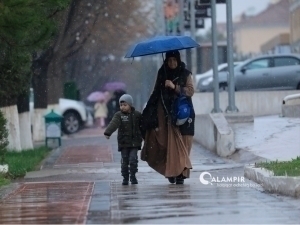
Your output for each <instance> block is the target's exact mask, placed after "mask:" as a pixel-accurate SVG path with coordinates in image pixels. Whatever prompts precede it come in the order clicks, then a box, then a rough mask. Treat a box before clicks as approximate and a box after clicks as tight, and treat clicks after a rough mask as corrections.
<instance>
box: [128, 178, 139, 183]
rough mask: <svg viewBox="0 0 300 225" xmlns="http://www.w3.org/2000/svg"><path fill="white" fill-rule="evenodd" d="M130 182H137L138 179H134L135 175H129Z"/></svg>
mask: <svg viewBox="0 0 300 225" xmlns="http://www.w3.org/2000/svg"><path fill="white" fill-rule="evenodd" d="M130 182H131V184H138V180H137V179H136V177H135V176H132V177H130Z"/></svg>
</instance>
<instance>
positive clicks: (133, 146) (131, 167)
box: [104, 94, 142, 185]
mask: <svg viewBox="0 0 300 225" xmlns="http://www.w3.org/2000/svg"><path fill="white" fill-rule="evenodd" d="M119 105H120V111H118V112H116V113H115V114H114V116H113V118H112V120H111V121H110V123H109V124H108V126H107V128H106V130H105V131H104V135H105V137H106V138H107V139H109V138H110V136H111V135H112V133H113V132H115V131H116V130H117V129H118V137H117V139H118V151H119V152H121V156H122V159H121V173H122V176H123V182H122V184H123V185H128V182H129V174H130V182H131V184H138V181H137V179H136V176H135V174H136V173H137V171H138V156H137V152H138V150H141V146H142V134H141V130H140V123H141V113H140V112H139V111H136V110H135V108H134V107H133V99H132V97H131V96H130V95H128V94H124V95H122V96H121V97H120V99H119Z"/></svg>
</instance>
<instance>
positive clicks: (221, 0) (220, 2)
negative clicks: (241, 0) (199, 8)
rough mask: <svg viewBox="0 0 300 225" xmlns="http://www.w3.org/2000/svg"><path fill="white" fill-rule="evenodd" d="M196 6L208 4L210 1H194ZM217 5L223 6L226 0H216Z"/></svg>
mask: <svg viewBox="0 0 300 225" xmlns="http://www.w3.org/2000/svg"><path fill="white" fill-rule="evenodd" d="M195 2H196V4H198V5H200V4H210V0H196V1H195ZM216 3H217V4H223V3H226V0H216Z"/></svg>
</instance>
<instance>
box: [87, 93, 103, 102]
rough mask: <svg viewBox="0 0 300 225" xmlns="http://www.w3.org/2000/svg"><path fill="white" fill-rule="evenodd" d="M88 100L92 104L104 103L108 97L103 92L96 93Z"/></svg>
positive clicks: (90, 95)
mask: <svg viewBox="0 0 300 225" xmlns="http://www.w3.org/2000/svg"><path fill="white" fill-rule="evenodd" d="M86 99H87V100H88V101H90V102H98V101H101V100H103V101H104V100H105V99H106V96H105V95H104V93H103V92H101V91H95V92H92V93H91V94H89V96H88V97H87V98H86Z"/></svg>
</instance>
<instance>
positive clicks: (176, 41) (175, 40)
mask: <svg viewBox="0 0 300 225" xmlns="http://www.w3.org/2000/svg"><path fill="white" fill-rule="evenodd" d="M199 46H200V45H199V44H198V43H197V42H196V41H194V40H193V39H192V38H191V37H189V36H158V37H154V38H151V39H148V40H146V41H142V42H140V43H138V44H135V45H134V46H132V47H131V48H130V49H129V51H128V52H127V53H126V55H125V58H132V57H138V56H145V55H153V54H157V53H164V52H167V51H171V50H182V49H189V48H196V47H199Z"/></svg>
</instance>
